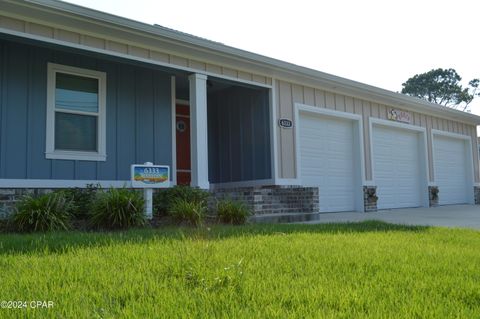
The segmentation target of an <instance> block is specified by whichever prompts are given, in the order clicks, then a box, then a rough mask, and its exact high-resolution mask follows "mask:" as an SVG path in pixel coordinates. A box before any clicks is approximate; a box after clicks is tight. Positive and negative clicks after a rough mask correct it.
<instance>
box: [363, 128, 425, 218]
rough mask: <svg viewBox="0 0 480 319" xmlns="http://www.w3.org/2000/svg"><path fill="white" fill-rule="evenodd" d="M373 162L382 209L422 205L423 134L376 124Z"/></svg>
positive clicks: (379, 204) (378, 205) (379, 206)
mask: <svg viewBox="0 0 480 319" xmlns="http://www.w3.org/2000/svg"><path fill="white" fill-rule="evenodd" d="M372 134H373V135H372V136H373V138H372V141H373V145H372V147H373V165H374V175H375V183H376V185H377V194H378V198H379V199H378V203H377V207H378V208H379V209H387V208H401V207H418V206H420V205H421V199H422V196H421V186H420V185H421V182H420V178H421V174H420V172H421V170H420V156H419V133H418V132H415V131H408V130H401V129H396V128H390V127H384V126H373V132H372Z"/></svg>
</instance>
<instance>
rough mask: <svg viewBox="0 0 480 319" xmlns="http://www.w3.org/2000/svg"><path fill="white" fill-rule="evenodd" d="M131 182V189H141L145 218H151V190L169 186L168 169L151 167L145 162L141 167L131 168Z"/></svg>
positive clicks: (149, 163)
mask: <svg viewBox="0 0 480 319" xmlns="http://www.w3.org/2000/svg"><path fill="white" fill-rule="evenodd" d="M131 181H132V187H133V188H143V198H144V200H145V207H144V211H145V216H146V217H147V219H152V217H153V189H154V188H165V187H169V186H170V168H169V167H168V166H161V165H153V163H151V162H146V163H144V164H143V165H137V164H134V165H132V166H131Z"/></svg>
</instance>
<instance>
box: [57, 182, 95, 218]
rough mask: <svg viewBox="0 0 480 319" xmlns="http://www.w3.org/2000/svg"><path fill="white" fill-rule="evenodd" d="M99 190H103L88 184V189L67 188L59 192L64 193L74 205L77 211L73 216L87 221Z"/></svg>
mask: <svg viewBox="0 0 480 319" xmlns="http://www.w3.org/2000/svg"><path fill="white" fill-rule="evenodd" d="M99 189H101V188H100V186H99V185H95V184H88V185H87V188H67V189H62V190H60V191H57V192H58V193H63V194H64V196H65V198H66V199H68V200H71V201H72V202H73V203H74V205H75V209H74V211H73V216H74V217H75V218H77V219H86V218H88V215H89V212H90V207H91V205H92V202H93V201H94V199H95V195H96V193H97V192H98V190H99Z"/></svg>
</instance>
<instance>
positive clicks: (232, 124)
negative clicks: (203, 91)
mask: <svg viewBox="0 0 480 319" xmlns="http://www.w3.org/2000/svg"><path fill="white" fill-rule="evenodd" d="M208 151H209V154H208V156H209V157H208V161H209V167H208V173H209V180H210V183H228V182H239V181H249V180H261V179H270V178H271V175H272V174H271V154H270V113H269V101H268V91H267V90H264V89H252V88H246V87H241V86H233V87H230V88H227V89H223V90H220V91H218V92H214V93H209V94H208Z"/></svg>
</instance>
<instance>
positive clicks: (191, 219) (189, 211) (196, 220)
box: [169, 198, 207, 225]
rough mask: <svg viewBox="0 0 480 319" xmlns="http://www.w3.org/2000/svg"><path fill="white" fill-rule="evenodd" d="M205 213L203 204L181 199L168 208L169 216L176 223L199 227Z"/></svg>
mask: <svg viewBox="0 0 480 319" xmlns="http://www.w3.org/2000/svg"><path fill="white" fill-rule="evenodd" d="M206 212H207V206H206V204H205V203H204V202H202V201H200V202H198V201H188V200H186V199H183V198H179V199H177V200H175V201H174V202H173V203H172V204H171V206H170V208H169V215H170V216H171V217H173V218H174V219H175V220H177V221H181V222H187V223H189V224H192V225H200V224H201V223H202V221H203V218H204V217H205V215H206Z"/></svg>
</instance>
